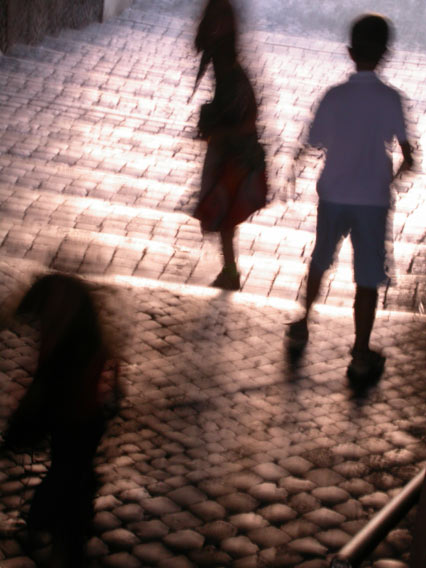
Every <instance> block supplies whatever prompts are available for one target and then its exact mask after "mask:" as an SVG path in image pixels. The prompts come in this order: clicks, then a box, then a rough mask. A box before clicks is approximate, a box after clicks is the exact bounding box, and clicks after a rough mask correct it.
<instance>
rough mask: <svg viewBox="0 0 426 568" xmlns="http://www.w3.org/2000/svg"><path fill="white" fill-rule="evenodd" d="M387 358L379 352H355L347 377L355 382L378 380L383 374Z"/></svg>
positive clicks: (353, 352)
mask: <svg viewBox="0 0 426 568" xmlns="http://www.w3.org/2000/svg"><path fill="white" fill-rule="evenodd" d="M385 361H386V357H384V356H383V355H382V354H381V353H379V352H377V351H372V350H371V349H369V350H368V351H353V350H352V361H351V362H350V364H349V366H348V370H347V375H348V377H349V379H350V380H353V381H358V382H359V381H373V380H377V379H378V378H379V377H380V375H381V374H382V373H383V369H384V367H385Z"/></svg>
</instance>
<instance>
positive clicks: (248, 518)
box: [229, 513, 268, 531]
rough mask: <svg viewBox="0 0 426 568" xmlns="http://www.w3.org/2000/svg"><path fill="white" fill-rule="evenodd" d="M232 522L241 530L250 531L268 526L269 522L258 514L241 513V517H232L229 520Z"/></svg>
mask: <svg viewBox="0 0 426 568" xmlns="http://www.w3.org/2000/svg"><path fill="white" fill-rule="evenodd" d="M229 520H230V522H231V523H232V524H233V525H234V526H236V527H237V528H238V529H239V530H242V531H250V530H254V529H258V528H261V527H265V526H267V524H268V523H267V521H266V520H265V518H264V517H263V516H261V515H258V514H257V513H241V514H239V515H232V516H231V517H230V518H229Z"/></svg>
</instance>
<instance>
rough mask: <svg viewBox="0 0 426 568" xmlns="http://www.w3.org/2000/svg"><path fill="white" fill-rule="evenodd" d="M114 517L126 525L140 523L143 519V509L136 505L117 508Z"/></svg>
mask: <svg viewBox="0 0 426 568" xmlns="http://www.w3.org/2000/svg"><path fill="white" fill-rule="evenodd" d="M114 515H115V516H116V517H118V518H119V519H120V520H121V521H124V522H126V523H131V522H136V521H139V520H140V519H141V518H142V517H143V512H142V508H141V507H140V506H139V505H136V504H135V503H131V504H128V505H123V506H122V507H116V508H115V509H114Z"/></svg>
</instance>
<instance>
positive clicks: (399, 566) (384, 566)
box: [373, 558, 408, 568]
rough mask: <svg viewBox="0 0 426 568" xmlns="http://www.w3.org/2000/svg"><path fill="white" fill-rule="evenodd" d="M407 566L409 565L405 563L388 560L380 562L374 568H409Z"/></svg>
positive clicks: (375, 563)
mask: <svg viewBox="0 0 426 568" xmlns="http://www.w3.org/2000/svg"><path fill="white" fill-rule="evenodd" d="M407 566H408V565H407V564H406V563H405V562H401V561H399V560H392V559H386V558H384V559H383V560H378V561H377V562H374V564H373V568H407Z"/></svg>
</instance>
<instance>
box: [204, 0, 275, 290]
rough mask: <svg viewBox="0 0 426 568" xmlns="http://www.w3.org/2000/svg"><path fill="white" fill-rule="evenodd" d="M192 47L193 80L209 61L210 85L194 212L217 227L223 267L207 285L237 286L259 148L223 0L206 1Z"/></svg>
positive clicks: (255, 199)
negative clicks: (197, 57)
mask: <svg viewBox="0 0 426 568" xmlns="http://www.w3.org/2000/svg"><path fill="white" fill-rule="evenodd" d="M195 46H196V49H197V50H198V51H201V52H202V57H201V63H200V70H199V72H198V76H197V81H199V80H200V78H201V76H202V75H203V73H204V71H205V68H206V66H207V65H208V63H209V62H210V61H211V62H212V63H213V69H214V74H215V81H216V88H215V93H214V97H213V100H212V101H211V102H210V103H207V104H204V105H203V106H202V107H201V112H200V118H199V122H198V130H199V135H200V137H201V138H202V139H203V140H206V142H207V143H208V146H207V154H206V158H205V162H204V168H203V173H202V179H201V191H200V195H199V200H198V204H197V206H196V208H195V212H194V217H195V218H196V219H199V221H200V223H201V229H202V231H203V232H208V231H213V232H218V233H219V235H220V239H221V245H222V253H223V269H222V271H221V272H220V273H219V275H218V276H217V278H216V279H215V280H214V282H213V283H212V286H215V287H218V288H222V289H225V290H238V289H239V288H240V276H239V273H238V270H237V264H236V259H235V251H234V234H235V227H236V226H237V225H238V224H239V223H242V222H243V221H245V220H246V219H247V218H248V217H249V216H250V215H251V214H252V213H254V212H255V211H257V210H258V209H260V208H261V207H263V206H264V205H265V203H266V193H267V183H266V173H265V153H264V151H263V148H262V146H261V145H260V144H259V141H258V135H257V130H256V118H257V110H258V109H257V103H256V98H255V94H254V91H253V87H252V85H251V83H250V81H249V79H248V77H247V75H246V73H245V72H244V70H243V69H242V67H241V65H240V64H239V62H238V55H237V27H236V22H235V13H234V10H233V8H232V5H231V4H230V2H229V1H228V0H210V1H209V2H208V4H207V7H206V10H205V12H204V16H203V19H202V21H201V23H200V25H199V28H198V33H197V37H196V40H195Z"/></svg>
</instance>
